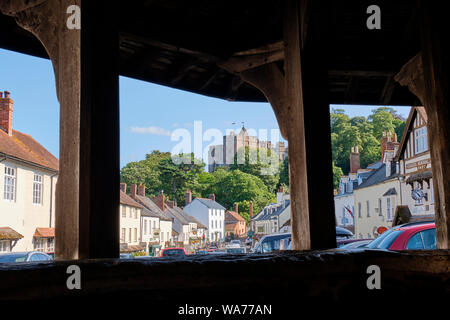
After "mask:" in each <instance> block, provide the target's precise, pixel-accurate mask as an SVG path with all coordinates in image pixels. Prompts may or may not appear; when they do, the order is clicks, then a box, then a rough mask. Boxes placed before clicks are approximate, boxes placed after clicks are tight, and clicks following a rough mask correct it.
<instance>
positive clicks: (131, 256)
mask: <svg viewBox="0 0 450 320" xmlns="http://www.w3.org/2000/svg"><path fill="white" fill-rule="evenodd" d="M120 259H134V256H133V255H132V254H131V253H121V254H120Z"/></svg>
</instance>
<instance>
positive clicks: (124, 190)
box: [120, 182, 127, 193]
mask: <svg viewBox="0 0 450 320" xmlns="http://www.w3.org/2000/svg"><path fill="white" fill-rule="evenodd" d="M120 190H122V191H123V192H125V193H127V184H126V183H125V182H122V183H120Z"/></svg>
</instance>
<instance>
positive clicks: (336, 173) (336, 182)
mask: <svg viewBox="0 0 450 320" xmlns="http://www.w3.org/2000/svg"><path fill="white" fill-rule="evenodd" d="M332 164H333V189H339V180H340V179H341V177H342V176H343V175H344V173H343V172H342V169H341V168H339V167H336V166H335V165H334V161H333V163H332Z"/></svg>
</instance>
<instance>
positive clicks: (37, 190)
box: [33, 173, 43, 205]
mask: <svg viewBox="0 0 450 320" xmlns="http://www.w3.org/2000/svg"><path fill="white" fill-rule="evenodd" d="M42 180H43V176H42V174H39V173H35V174H34V176H33V204H34V205H42V194H43V192H42V191H43V182H42Z"/></svg>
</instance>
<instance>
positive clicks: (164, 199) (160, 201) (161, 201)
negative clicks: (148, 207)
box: [155, 190, 166, 211]
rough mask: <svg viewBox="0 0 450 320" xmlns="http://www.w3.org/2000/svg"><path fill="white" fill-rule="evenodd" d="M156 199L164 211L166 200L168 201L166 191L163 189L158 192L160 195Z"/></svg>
mask: <svg viewBox="0 0 450 320" xmlns="http://www.w3.org/2000/svg"><path fill="white" fill-rule="evenodd" d="M155 200H156V204H157V205H158V207H159V208H160V209H161V210H163V211H164V207H165V201H166V197H165V195H164V191H163V190H161V191H160V192H159V194H158V196H157V197H156V198H155Z"/></svg>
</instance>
